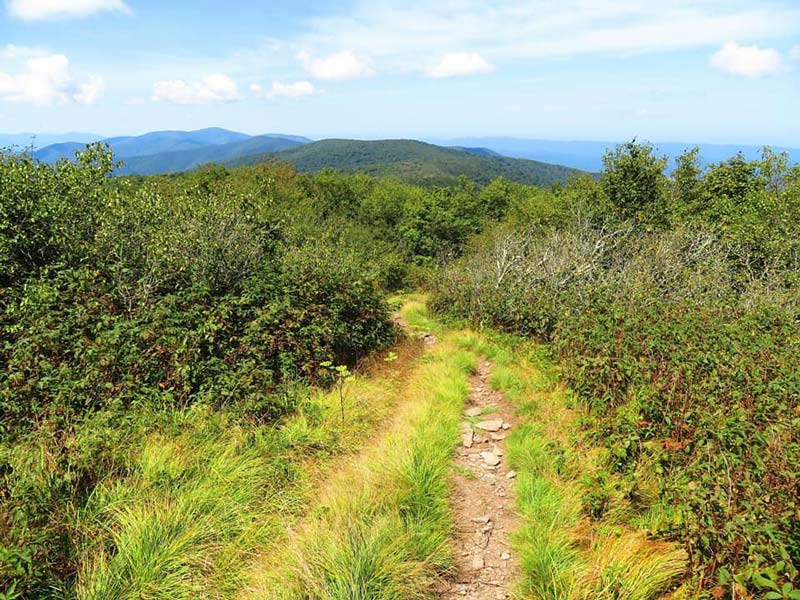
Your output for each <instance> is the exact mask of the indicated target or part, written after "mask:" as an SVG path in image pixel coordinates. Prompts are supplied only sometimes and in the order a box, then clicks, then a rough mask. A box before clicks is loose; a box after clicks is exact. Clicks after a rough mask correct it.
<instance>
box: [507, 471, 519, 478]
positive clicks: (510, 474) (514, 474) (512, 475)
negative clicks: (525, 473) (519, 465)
mask: <svg viewBox="0 0 800 600" xmlns="http://www.w3.org/2000/svg"><path fill="white" fill-rule="evenodd" d="M516 476H517V472H516V471H509V472H508V473H506V479H514V478H515V477H516Z"/></svg>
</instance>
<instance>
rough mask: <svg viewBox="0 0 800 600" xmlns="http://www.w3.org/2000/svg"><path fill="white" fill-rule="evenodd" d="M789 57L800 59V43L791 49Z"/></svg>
mask: <svg viewBox="0 0 800 600" xmlns="http://www.w3.org/2000/svg"><path fill="white" fill-rule="evenodd" d="M789 58H791V59H792V60H800V44H798V45H797V46H795V47H793V48H792V49H791V50H789Z"/></svg>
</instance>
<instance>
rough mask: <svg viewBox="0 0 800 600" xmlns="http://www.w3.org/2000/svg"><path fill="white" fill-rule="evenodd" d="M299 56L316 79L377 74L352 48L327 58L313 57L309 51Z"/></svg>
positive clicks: (355, 77)
mask: <svg viewBox="0 0 800 600" xmlns="http://www.w3.org/2000/svg"><path fill="white" fill-rule="evenodd" d="M297 58H298V59H299V60H300V62H301V63H302V64H303V67H305V69H306V71H307V72H308V74H309V75H311V76H312V77H313V78H315V79H340V80H343V79H358V78H361V77H372V76H373V75H375V71H373V70H372V69H371V68H370V66H369V64H367V62H366V61H364V60H362V59H361V58H359V57H358V56H356V54H355V53H354V52H353V51H351V50H343V51H342V52H337V53H336V54H331V55H329V56H326V57H325V58H311V55H310V54H309V53H308V52H307V51H305V50H304V51H302V52H300V53H299V54H298V55H297Z"/></svg>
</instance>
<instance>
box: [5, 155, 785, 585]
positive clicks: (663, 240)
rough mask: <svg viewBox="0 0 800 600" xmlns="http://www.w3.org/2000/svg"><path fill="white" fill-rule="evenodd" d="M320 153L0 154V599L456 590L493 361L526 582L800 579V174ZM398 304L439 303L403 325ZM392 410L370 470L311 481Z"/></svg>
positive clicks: (733, 167)
mask: <svg viewBox="0 0 800 600" xmlns="http://www.w3.org/2000/svg"><path fill="white" fill-rule="evenodd" d="M330 142H331V143H335V142H336V141H330ZM321 143H322V142H320V143H319V144H321ZM313 146H314V144H309V145H304V146H299V147H297V148H296V149H291V150H287V151H284V152H282V153H281V154H284V155H290V154H293V153H294V155H296V156H297V157H298V158H297V160H298V162H297V163H296V168H297V170H295V168H293V167H292V166H290V165H287V164H285V163H278V162H272V161H267V162H259V164H255V165H252V166H238V167H233V166H229V167H223V166H207V167H203V168H200V169H198V170H196V171H192V172H188V173H183V174H179V175H170V176H149V177H112V173H113V172H114V169H115V160H114V158H113V156H112V155H111V153H110V152H109V151H108V149H107V148H106V147H104V146H102V145H99V144H98V145H93V146H91V147H89V148H88V149H87V150H86V151H85V152H82V153H80V154H79V156H78V159H77V161H76V162H70V161H66V160H62V161H59V162H58V163H56V164H55V165H48V164H43V163H40V162H38V161H37V160H35V159H34V158H32V157H30V156H29V155H26V154H5V155H3V156H2V157H1V158H0V364H2V367H0V597H2V598H7V599H12V598H131V599H133V598H165V599H166V598H195V597H213V598H233V597H244V596H246V595H249V596H253V597H260V598H279V597H280V598H298V599H300V598H308V599H310V598H331V599H333V598H337V599H338V598H350V599H353V598H364V599H366V598H397V600H400V599H401V598H403V599H405V598H412V597H413V598H429V597H438V594H439V593H438V592H437V581H439V580H440V579H442V578H446V577H447V574H448V573H451V572H452V569H453V564H454V562H453V552H452V549H451V546H450V542H448V540H449V539H450V538H451V537H452V535H453V524H452V520H453V515H452V511H451V509H450V508H448V494H449V493H450V491H449V490H450V488H449V487H448V485H449V484H448V481H449V477H450V474H451V471H452V467H451V466H450V462H451V461H450V458H451V455H452V451H453V446H454V445H455V444H456V443H457V441H458V433H457V426H458V420H459V415H460V412H461V406H462V405H463V402H464V401H465V398H466V397H467V396H468V395H469V387H468V382H467V379H466V377H467V376H468V375H469V374H470V373H475V372H476V371H475V369H476V366H475V365H476V361H477V360H479V359H480V360H484V359H487V358H488V360H491V361H492V363H493V364H494V365H496V368H497V371H496V372H495V374H494V376H493V378H492V379H491V380H490V379H488V378H487V376H486V374H485V373H484V375H483V377H484V380H485V382H490V383H491V385H492V386H493V387H494V388H495V389H496V390H497V391H498V392H502V393H503V394H505V396H506V397H507V399H508V401H509V402H511V403H513V405H514V407H515V408H516V410H517V415H518V418H519V419H520V420H521V423H520V425H519V427H518V429H516V430H515V431H514V432H513V434H512V436H511V437H510V438H509V441H508V448H509V453H510V458H509V460H511V461H512V464H513V465H516V466H515V467H514V468H515V469H516V471H517V472H518V477H519V484H518V488H517V496H516V503H517V507H518V510H519V512H520V514H521V515H522V517H523V520H524V523H523V529H522V530H521V533H520V534H519V535H518V536H517V538H515V540H516V541H515V542H514V544H515V545H514V550H513V552H514V553H515V554H517V553H518V554H519V555H520V556H521V557H522V560H521V561H520V565H519V569H520V573H519V582H518V584H517V587H516V588H515V589H516V590H517V591H516V592H515V593H517V594H518V595H519V597H525V598H528V597H537V598H539V597H540V598H590V597H591V598H609V599H611V598H632V599H633V598H642V599H648V598H660V597H665V596H666V595H667V594H671V597H673V598H681V597H684V598H748V597H764V598H786V599H792V598H800V576H798V567H800V542H799V540H800V489H798V481H800V479H799V478H798V473H799V472H800V440H799V439H798V435H800V378H798V373H800V358H798V357H800V354H798V350H800V348H798V345H800V329H799V328H800V325H798V323H799V322H800V321H799V320H798V316H800V314H799V313H798V311H799V310H800V303H798V299H800V295H799V294H798V289H799V288H798V266H799V263H798V259H799V258H800V248H799V247H798V239H800V220H798V218H797V215H798V207H800V170H798V167H797V166H793V165H791V164H789V161H788V159H787V158H786V157H785V156H783V155H779V154H775V153H773V152H771V151H769V150H768V149H766V150H765V151H764V154H763V157H762V159H761V160H757V161H750V160H746V159H745V158H744V157H742V156H737V157H734V158H732V159H730V160H728V161H726V162H723V163H719V164H715V165H712V166H710V167H707V168H702V167H701V166H700V162H699V157H698V155H697V152H696V151H689V152H687V153H685V154H683V155H682V156H679V157H676V158H674V159H672V160H674V161H675V162H674V165H675V168H674V169H672V170H671V171H670V174H669V175H667V174H666V173H667V172H668V169H667V165H668V160H670V159H668V158H667V157H661V156H659V155H657V153H656V152H655V151H654V150H653V148H652V147H650V146H648V145H647V144H641V143H637V142H636V141H633V142H631V143H629V144H626V145H622V146H619V147H617V148H616V149H615V150H614V151H612V152H609V153H608V154H607V155H606V158H605V169H604V171H603V172H602V173H601V174H600V175H599V177H591V176H589V175H586V174H581V173H579V172H572V171H570V172H567V170H566V169H562V170H557V171H547V172H542V173H541V177H542V179H541V180H539V183H540V184H541V185H542V187H534V186H531V185H526V184H523V183H520V182H518V181H515V179H520V177H521V176H520V175H519V174H518V173H517V172H516V171H515V170H514V169H515V168H516V167H513V165H510V164H509V165H506V163H504V162H503V160H508V161H510V160H511V159H501V158H498V157H492V156H482V155H480V154H470V153H468V152H465V151H462V150H452V151H448V153H449V154H447V153H446V154H447V155H448V156H449V155H450V154H452V156H454V157H457V158H458V159H459V161H462V162H461V163H460V164H461V165H462V166H463V165H465V164H467V162H463V156H464V155H466V156H469V157H470V158H469V161H471V162H469V164H470V165H471V166H470V168H471V169H473V170H474V172H473V171H470V172H469V173H467V174H466V175H467V176H462V177H460V178H459V177H457V176H455V175H456V171H452V172H451V171H450V170H449V167H448V165H447V164H446V161H445V162H441V161H440V157H439V155H438V154H437V157H434V158H432V159H431V160H430V161H428V160H427V159H426V158H425V157H424V156H423V157H422V158H420V159H419V160H418V161H412V162H404V160H403V159H402V157H395V158H397V160H396V161H395V160H389V159H388V158H386V157H384V159H385V160H384V159H382V162H381V161H376V160H373V158H374V157H372V154H371V153H368V154H369V156H367V157H366V158H363V157H361V158H359V156H360V155H359V154H358V152H360V150H358V148H347V147H343V148H339V149H338V150H337V153H338V154H337V155H340V154H341V156H342V157H343V158H342V160H343V161H345V163H346V164H344V163H343V164H341V165H340V164H337V165H334V166H337V167H340V168H341V169H343V170H345V171H351V170H352V171H359V172H356V173H342V172H340V171H337V170H334V169H330V168H322V169H320V167H322V166H323V165H322V164H317V163H316V162H314V161H315V160H316V159H315V158H314V156H315V155H314V153H313ZM431 148H435V147H431ZM309 149H311V150H309ZM440 150H441V149H438V150H437V152H439V151H440ZM328 151H330V148H329V149H328ZM340 151H341V152H340ZM342 153H343V154H342ZM302 157H304V158H302ZM389 158H391V157H389ZM259 160H260V159H259ZM303 161H305V162H303ZM437 161H439V162H437ZM482 161H494V162H492V164H498V165H505V166H503V167H502V168H501V169H499V170H487V169H486V168H485V165H486V164H488V163H485V162H482ZM498 161H499V162H498ZM517 162H519V161H517ZM388 163H391V164H392V165H393V167H392V168H391V169H384V168H383V167H381V165H382V164H388ZM326 164H327V163H326ZM536 164H537V165H538V163H536ZM459 168H461V167H459ZM537 168H538V167H537ZM302 171H314V172H309V173H304V172H302ZM361 171H365V172H361ZM387 175H391V176H387ZM500 176H502V177H500ZM526 176H527V175H526ZM537 176H538V175H537ZM403 290H404V291H406V292H407V291H410V290H415V291H420V292H423V293H425V294H427V295H428V296H429V304H430V307H431V309H432V311H433V313H432V314H431V315H429V316H428V315H427V314H426V313H425V312H424V309H423V307H422V303H421V301H420V302H417V301H414V302H412V303H411V304H410V305H409V304H407V305H406V309H404V310H405V312H404V313H403V316H401V317H400V318H398V317H397V316H396V315H395V316H394V317H393V314H394V313H395V311H396V310H397V308H398V304H397V302H396V301H395V299H393V298H392V296H391V295H392V294H394V293H396V292H398V291H403ZM408 306H411V307H412V308H411V309H409V308H408ZM398 323H401V324H402V325H404V326H405V327H406V329H407V330H409V331H412V332H413V331H417V332H419V333H420V334H423V333H424V335H425V339H426V341H427V340H435V339H436V338H437V337H438V338H439V346H438V347H436V348H433V349H432V350H431V349H430V348H427V349H426V348H423V347H421V346H420V344H419V343H417V342H415V341H413V340H409V339H406V336H407V334H406V333H405V332H404V331H403V330H402V329H401V327H400V326H399V325H398ZM463 327H471V328H472V331H462V330H461V329H459V328H463ZM486 384H487V385H488V384H489V383H486ZM481 385H484V384H483V383H481ZM559 386H560V387H559ZM534 400H535V402H534ZM415 403H416V404H415ZM534 404H535V405H536V407H537V408H535V409H534ZM551 404H552V406H553V407H555V406H557V407H559V408H558V410H555V409H553V410H552V411H551V412H552V414H550V413H548V410H549V409H548V406H550V405H551ZM543 406H544V409H546V410H544V413H541V410H542V407H543ZM404 407H405V408H404ZM395 409H397V411H398V413H399V416H397V417H396V418H392V416H391V413H392V412H393V411H395ZM548 415H550V416H548ZM553 415H556V416H555V417H553ZM567 415H568V416H567ZM550 417H553V418H554V419H560V420H556V421H552V422H551V424H550V426H545V425H543V424H542V423H544V422H545V421H542V422H541V423H540V422H539V421H537V419H546V418H550ZM387 424H391V425H387ZM386 427H392V428H395V429H396V431H395V429H392V430H391V432H390V433H389V434H388V435H390V437H389V438H387V440H388V441H383V442H382V441H381V440H380V439H378V441H377V442H375V443H376V444H377V445H376V448H377V450H375V451H374V452H372V453H370V452H369V451H367V452H365V453H364V454H363V456H364V458H363V460H364V461H366V464H367V465H368V467H369V468H365V469H364V470H363V472H362V471H360V470H358V469H357V468H356V469H355V473H356V474H357V476H358V477H362V476H363V482H361V483H360V484H359V485H361V484H363V489H362V487H359V488H358V490H359V491H358V493H353V494H349V493H348V491H347V489H346V488H347V486H345V485H343V484H342V483H340V484H339V485H340V486H341V488H342V490H341V491H340V492H337V491H336V490H337V489H339V488H337V487H336V481H335V478H333V483H331V484H330V486H331V489H332V491H331V492H330V493H329V494H328V495H327V496H325V495H323V496H324V497H317V494H316V492H315V488H316V486H318V484H319V481H320V477H322V475H321V474H324V473H327V472H328V471H327V470H328V469H333V470H334V471H335V470H336V469H340V468H341V467H340V466H337V465H340V463H339V462H337V461H340V460H342V458H343V457H347V456H350V455H352V454H353V453H355V452H357V451H359V449H361V448H362V446H368V445H369V444H370V443H371V442H370V436H371V435H373V434H374V435H379V434H380V431H381V430H382V428H386ZM487 439H488V438H487ZM501 439H502V438H498V443H500V442H499V440H501ZM384 448H392V450H385V451H384ZM360 456H361V455H358V456H356V459H358V458H359V457H360ZM356 459H354V460H356ZM334 467H335V468H334ZM350 468H351V467H346V468H345V471H344V472H346V473H349V472H350V471H348V470H347V469H350ZM337 494H338V495H337ZM317 503H321V504H319V506H318V505H317ZM315 508H317V509H318V510H316V511H315ZM546 510H552V512H551V513H547V512H545V511H546ZM537 511H538V512H537ZM545 521H546V522H548V523H552V524H553V527H554V528H555V529H553V530H552V531H547V532H542V531H539V530H538V529H536V527H537V524H541V523H543V522H545ZM298 523H300V524H302V527H300V529H299V530H298V531H299V533H296V532H295V530H294V529H293V528H294V527H295V526H296V525H298ZM587 532H590V533H587ZM295 533H296V534H295ZM287 540H291V544H289V543H288V542H287ZM592 540H594V542H593V541H592ZM623 541H624V543H625V544H628V546H626V548H628V550H625V549H624V548H622V546H623V545H624V544H623ZM593 543H594V544H595V546H592V544H593ZM284 546H285V547H286V548H289V549H290V550H291V551H290V552H289V554H286V555H284V554H285V553H280V554H277V553H278V550H279V549H281V548H282V547H284ZM634 547H635V549H633V550H631V548H634ZM598 549H601V550H602V551H600V550H598ZM625 552H628V553H627V554H625ZM273 553H276V554H275V555H276V556H280V557H281V558H280V560H281V561H283V560H284V559H285V563H284V562H275V561H273V562H271V563H270V564H268V565H265V564H264V562H263V555H265V554H267V555H270V556H271V555H273ZM659 556H660V557H661V558H663V561H661V562H659V560H658V559H659ZM615 557H616V558H615ZM614 560H617V562H614ZM637 561H638V562H637ZM330 565H334V566H335V569H332V570H331V568H329V566H330ZM275 577H278V578H279V580H280V581H282V583H281V585H278V584H276V583H275V582H276V579H275ZM279 588H280V589H281V590H283V591H281V592H280V594H283V595H280V594H279V593H278V589H279Z"/></svg>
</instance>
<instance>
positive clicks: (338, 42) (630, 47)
mask: <svg viewBox="0 0 800 600" xmlns="http://www.w3.org/2000/svg"><path fill="white" fill-rule="evenodd" d="M799 29H800V5H798V4H797V3H794V2H784V1H779V0H762V1H760V2H752V1H747V0H691V1H690V0H661V1H659V2H650V1H647V0H560V1H559V2H551V1H545V0H538V1H532V2H520V1H519V0H495V1H493V2H485V0H440V1H438V2H431V1H430V0H408V1H407V2H404V3H403V4H402V5H399V4H398V3H397V2H395V1H393V0H356V2H355V7H354V9H353V10H352V11H351V13H350V14H347V15H340V16H330V17H321V18H317V19H312V20H311V21H310V28H309V31H308V33H307V34H305V35H303V36H301V37H300V38H299V39H298V43H300V44H302V46H303V47H305V48H308V49H309V51H310V52H311V53H312V54H314V53H316V54H320V53H324V52H326V51H330V50H331V49H334V48H341V47H342V45H346V47H348V48H350V50H351V52H352V53H354V54H355V55H356V56H358V55H368V56H370V57H371V58H372V59H373V60H374V61H375V63H376V64H379V65H380V70H381V72H390V73H407V72H414V71H417V72H418V71H419V70H420V69H422V68H424V66H425V65H428V64H429V62H430V57H431V56H434V57H438V56H441V55H443V54H445V53H447V52H449V51H451V49H452V48H454V47H456V48H468V49H469V51H470V52H476V53H478V54H479V55H481V56H484V57H491V59H492V62H494V63H496V64H500V63H501V62H509V61H528V62H529V61H536V60H543V59H550V58H561V57H569V56H581V55H589V54H604V55H613V56H625V55H631V54H642V53H649V52H664V51H671V50H681V49H692V48H710V47H715V46H716V47H719V46H721V45H722V44H723V43H725V42H726V41H728V40H732V39H764V40H768V39H778V38H781V37H785V36H791V35H796V33H797V31H798V30H799Z"/></svg>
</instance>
